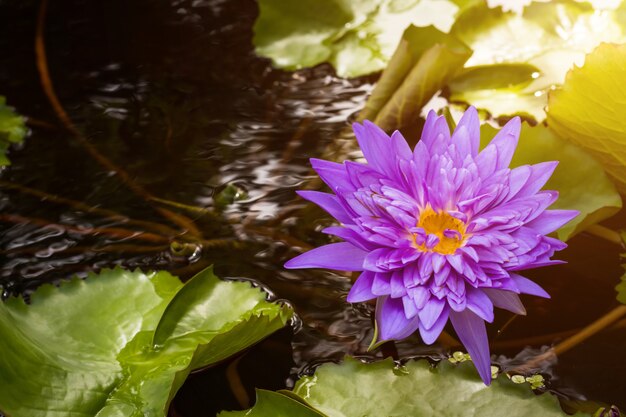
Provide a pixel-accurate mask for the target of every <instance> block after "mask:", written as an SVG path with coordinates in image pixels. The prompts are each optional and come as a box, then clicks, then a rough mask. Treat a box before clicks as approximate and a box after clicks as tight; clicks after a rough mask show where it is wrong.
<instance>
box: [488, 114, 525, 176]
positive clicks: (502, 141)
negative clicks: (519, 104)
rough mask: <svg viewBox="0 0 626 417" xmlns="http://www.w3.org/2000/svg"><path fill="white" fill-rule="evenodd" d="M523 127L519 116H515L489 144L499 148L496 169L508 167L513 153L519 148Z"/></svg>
mask: <svg viewBox="0 0 626 417" xmlns="http://www.w3.org/2000/svg"><path fill="white" fill-rule="evenodd" d="M520 129H521V122H520V118H519V117H514V118H512V119H511V120H509V122H508V123H507V124H505V125H504V127H503V128H502V129H500V131H499V132H498V133H497V134H496V136H494V138H493V139H492V140H491V142H490V143H489V145H493V146H495V147H496V149H497V150H498V152H497V162H496V171H497V170H500V169H504V168H508V167H509V165H510V164H511V159H513V154H514V153H515V149H516V148H517V141H518V139H519V133H520Z"/></svg>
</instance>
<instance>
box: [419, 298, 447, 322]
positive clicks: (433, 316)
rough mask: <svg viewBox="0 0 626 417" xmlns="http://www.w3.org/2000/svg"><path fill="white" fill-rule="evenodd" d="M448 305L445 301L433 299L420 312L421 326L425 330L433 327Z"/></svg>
mask: <svg viewBox="0 0 626 417" xmlns="http://www.w3.org/2000/svg"><path fill="white" fill-rule="evenodd" d="M445 305H446V302H445V301H444V300H438V299H437V298H435V297H432V298H431V299H430V300H429V301H428V302H427V303H426V305H425V306H424V308H422V309H421V310H420V312H419V317H420V322H421V325H422V326H423V327H424V328H425V329H430V328H431V327H433V325H434V324H435V322H437V319H439V316H441V313H442V311H443V309H444V307H445Z"/></svg>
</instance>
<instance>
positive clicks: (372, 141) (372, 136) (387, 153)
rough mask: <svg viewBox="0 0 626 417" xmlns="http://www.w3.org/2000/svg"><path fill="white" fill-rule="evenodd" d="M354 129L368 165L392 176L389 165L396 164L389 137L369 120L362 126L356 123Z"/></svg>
mask: <svg viewBox="0 0 626 417" xmlns="http://www.w3.org/2000/svg"><path fill="white" fill-rule="evenodd" d="M352 128H353V129H354V134H355V136H356V140H357V142H358V143H359V147H360V148H361V151H362V152H363V156H364V157H365V159H366V160H367V162H368V164H369V165H370V166H371V167H372V168H374V169H375V170H376V171H378V172H380V173H387V174H391V173H392V171H391V170H389V165H390V163H391V162H395V157H394V155H393V153H392V152H391V146H390V145H391V140H390V139H389V136H387V134H386V133H385V132H383V130H382V129H381V128H379V127H378V126H376V125H375V124H374V123H372V122H370V121H369V120H365V121H364V122H363V124H362V125H360V124H358V123H354V124H353V125H352Z"/></svg>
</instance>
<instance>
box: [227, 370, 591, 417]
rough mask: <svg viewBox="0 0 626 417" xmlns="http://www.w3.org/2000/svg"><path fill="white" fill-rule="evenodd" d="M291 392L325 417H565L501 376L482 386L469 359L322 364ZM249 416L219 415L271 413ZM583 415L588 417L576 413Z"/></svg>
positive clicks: (549, 400) (553, 401)
mask: <svg viewBox="0 0 626 417" xmlns="http://www.w3.org/2000/svg"><path fill="white" fill-rule="evenodd" d="M293 393H294V394H295V395H297V396H298V397H300V398H301V399H302V400H303V401H305V402H306V404H308V405H310V406H312V407H314V408H315V409H316V410H318V411H319V412H320V413H322V414H323V415H325V416H328V417H349V416H350V417H352V416H389V417H401V416H402V417H404V416H435V415H442V416H447V417H456V416H459V417H461V416H462V417H472V416H480V417H490V416H493V417H496V416H502V415H506V416H508V417H535V416H542V417H550V416H566V415H567V414H566V413H565V412H563V411H562V410H561V408H560V406H559V402H558V400H557V398H556V397H554V396H552V395H550V394H543V395H535V394H534V393H533V391H532V390H531V389H530V387H529V385H527V384H515V383H513V382H511V381H510V380H509V379H508V378H507V377H506V376H503V375H500V376H499V377H498V378H497V379H494V381H493V383H492V385H491V386H489V387H488V386H485V384H483V382H482V381H481V380H480V378H479V377H478V375H477V374H476V370H475V369H474V367H473V365H472V364H471V363H470V362H469V361H467V362H463V363H460V364H458V365H452V364H451V363H449V362H448V361H442V362H441V363H440V364H439V365H437V366H436V367H432V366H431V365H430V364H429V363H428V362H427V361H425V360H418V361H409V362H408V363H407V364H406V365H405V366H402V367H396V366H395V364H394V362H393V361H392V360H391V359H386V360H384V361H381V362H376V363H370V364H364V363H361V362H360V361H357V360H355V359H351V358H346V359H345V361H344V362H343V363H341V364H331V363H329V364H324V365H322V366H320V367H319V368H318V369H317V371H316V372H315V375H313V376H311V377H304V378H302V379H301V380H299V381H298V382H297V383H296V386H295V388H294V390H293ZM248 412H250V411H247V412H246V411H242V412H239V413H232V412H231V413H228V414H226V413H222V414H220V416H229V417H236V416H244V415H255V416H259V417H261V416H268V417H269V416H273V415H274V414H272V413H271V411H270V412H266V413H262V414H261V413H256V406H255V407H254V408H253V409H252V412H254V414H247V413H248ZM293 415H294V416H299V415H300V414H293ZM302 415H304V414H302ZM583 415H587V416H588V415H589V414H582V413H578V414H576V416H579V417H580V416H583Z"/></svg>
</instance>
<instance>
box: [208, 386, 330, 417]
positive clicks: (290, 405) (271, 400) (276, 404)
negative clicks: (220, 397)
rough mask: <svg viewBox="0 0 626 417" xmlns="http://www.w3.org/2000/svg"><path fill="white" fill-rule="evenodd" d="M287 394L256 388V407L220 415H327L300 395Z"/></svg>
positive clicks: (275, 416)
mask: <svg viewBox="0 0 626 417" xmlns="http://www.w3.org/2000/svg"><path fill="white" fill-rule="evenodd" d="M294 397H295V396H293V394H292V395H286V394H285V393H282V392H273V391H267V390H263V389H257V390H256V401H255V402H254V407H253V408H251V409H250V410H247V411H246V412H245V414H244V412H243V411H222V412H221V413H220V414H219V417H237V416H242V415H245V416H250V417H264V416H272V417H325V416H324V414H322V413H320V412H318V411H316V410H314V409H313V408H311V407H309V406H307V405H306V404H304V403H302V402H301V400H300V399H299V397H295V398H294Z"/></svg>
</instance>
